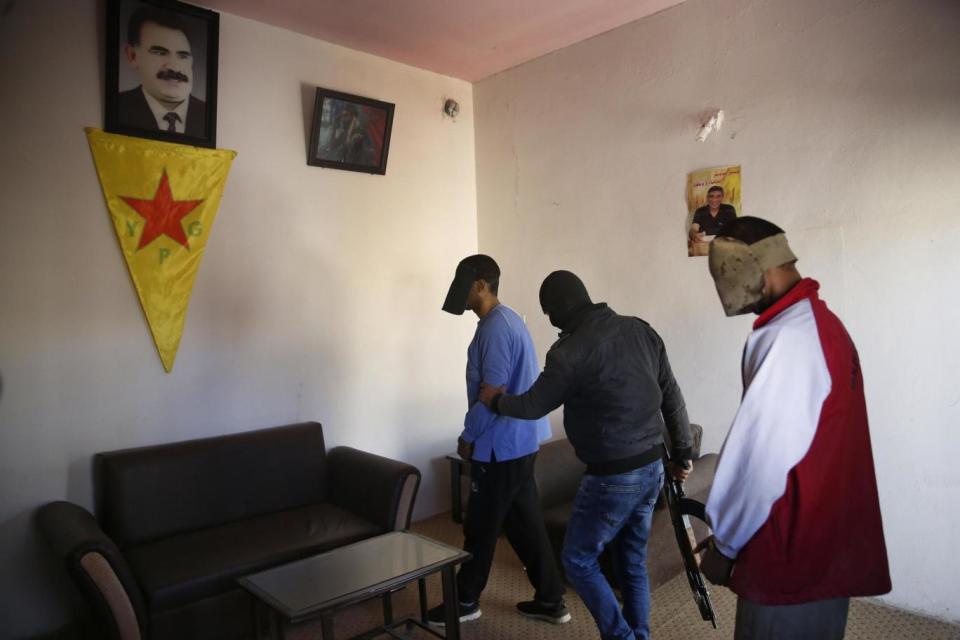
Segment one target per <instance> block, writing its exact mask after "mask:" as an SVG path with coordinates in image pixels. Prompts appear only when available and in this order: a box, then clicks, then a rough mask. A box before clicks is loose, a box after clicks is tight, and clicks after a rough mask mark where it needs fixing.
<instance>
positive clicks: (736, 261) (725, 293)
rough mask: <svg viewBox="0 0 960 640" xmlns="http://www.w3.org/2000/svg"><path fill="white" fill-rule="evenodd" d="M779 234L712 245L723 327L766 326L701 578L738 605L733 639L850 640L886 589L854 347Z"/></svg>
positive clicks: (716, 491) (753, 359)
mask: <svg viewBox="0 0 960 640" xmlns="http://www.w3.org/2000/svg"><path fill="white" fill-rule="evenodd" d="M796 260H797V258H796V256H795V255H794V254H793V252H792V251H791V250H790V247H789V245H788V244H787V240H786V236H785V234H784V232H783V230H782V229H780V228H779V227H777V226H776V225H774V224H772V223H770V222H767V221H766V220H761V219H759V218H751V217H741V218H738V219H737V220H736V221H735V222H732V223H730V224H729V225H728V226H725V227H724V229H723V232H722V234H720V235H719V236H718V237H717V238H716V239H715V240H714V241H713V242H712V243H711V247H710V260H709V261H710V274H711V275H712V276H713V279H714V282H715V284H716V286H717V293H718V294H719V296H720V300H721V302H722V303H723V307H724V311H725V312H726V314H727V315H728V316H732V315H738V314H742V313H749V312H753V313H756V314H758V316H759V317H758V318H757V320H756V322H754V325H753V329H754V330H753V333H751V334H750V336H749V337H748V339H747V344H746V347H745V349H744V353H743V362H742V369H743V398H742V400H741V403H740V408H739V409H738V411H737V415H736V417H735V418H734V421H733V425H732V426H731V427H730V432H729V433H728V435H727V439H726V442H724V445H723V449H722V450H721V453H720V461H719V463H718V465H717V471H716V477H715V479H714V482H713V487H712V489H711V491H710V497H709V499H708V500H707V509H706V510H707V516H708V519H709V521H710V523H711V526H712V528H713V532H714V535H713V537H712V538H711V539H710V540H709V541H707V543H706V544H705V545H701V546H703V547H705V548H706V553H705V554H704V556H703V561H702V565H701V568H702V570H703V572H704V574H705V575H706V576H707V577H708V578H709V579H710V580H711V581H713V582H715V583H717V584H728V585H729V587H730V589H731V590H733V591H734V592H735V593H736V594H737V595H738V596H739V599H738V603H737V624H736V627H737V630H736V638H738V639H739V638H744V639H746V638H750V639H751V640H756V639H766V638H771V639H772V638H776V639H777V640H783V639H789V638H817V639H818V640H829V639H832V638H837V639H839V638H843V635H844V629H845V626H846V619H847V610H848V606H849V599H850V598H851V597H855V596H871V595H879V594H882V593H887V592H888V591H890V574H889V569H888V565H887V551H886V545H885V544H884V537H883V524H882V522H881V518H880V504H879V500H878V497H877V483H876V476H875V474H874V468H873V455H872V453H871V449H870V433H869V429H868V426H867V409H866V403H865V401H864V395H863V378H862V376H861V371H860V360H859V358H858V356H857V350H856V347H855V346H854V344H853V341H852V340H851V339H850V336H849V335H848V334H847V332H846V330H845V329H844V326H843V324H842V323H841V322H840V320H839V319H838V318H837V317H836V316H835V315H834V314H833V313H832V312H831V311H830V310H829V309H828V308H827V305H826V304H824V302H823V301H822V300H820V298H819V296H818V295H817V291H818V289H819V288H820V285H819V284H818V283H817V282H816V281H815V280H811V279H809V278H802V277H801V276H800V274H799V272H798V271H797V269H796V266H795V263H796Z"/></svg>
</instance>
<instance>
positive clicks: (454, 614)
mask: <svg viewBox="0 0 960 640" xmlns="http://www.w3.org/2000/svg"><path fill="white" fill-rule="evenodd" d="M440 575H441V579H442V581H443V610H444V613H445V614H446V617H447V619H446V620H445V621H444V622H445V623H446V626H445V628H444V631H445V635H446V637H447V640H460V601H459V600H458V598H457V578H456V575H455V574H454V567H453V565H447V566H446V567H444V568H443V569H441V570H440ZM324 640H326V639H324Z"/></svg>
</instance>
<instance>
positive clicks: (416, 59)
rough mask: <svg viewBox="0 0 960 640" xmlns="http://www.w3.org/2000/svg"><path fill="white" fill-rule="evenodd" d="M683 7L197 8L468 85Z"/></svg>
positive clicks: (391, 4)
mask: <svg viewBox="0 0 960 640" xmlns="http://www.w3.org/2000/svg"><path fill="white" fill-rule="evenodd" d="M682 1H683V0H446V1H445V2H444V1H442V0H201V2H202V3H203V4H204V5H206V6H208V7H210V8H211V9H215V10H218V11H224V12H226V13H231V14H234V15H238V16H242V17H245V18H250V19H252V20H256V21H258V22H264V23H266V24H271V25H274V26H277V27H282V28H284V29H289V30H290V31H296V32H299V33H303V34H305V35H308V36H311V37H314V38H319V39H320V40H326V41H327V42H333V43H336V44H339V45H342V46H344V47H349V48H350V49H356V50H358V51H365V52H367V53H372V54H375V55H378V56H382V57H384V58H389V59H390V60H395V61H397V62H403V63H405V64H409V65H413V66H415V67H420V68H422V69H429V70H430V71H436V72H437V73H442V74H444V75H448V76H453V77H455V78H462V79H464V80H469V81H471V82H473V81H476V80H481V79H483V78H485V77H487V76H489V75H492V74H494V73H497V72H498V71H503V70H504V69H509V68H510V67H515V66H517V65H519V64H523V63H524V62H527V61H529V60H533V59H534V58H537V57H539V56H542V55H544V54H547V53H550V52H551V51H556V50H557V49H562V48H563V47H566V46H569V45H571V44H574V43H576V42H580V41H581V40H585V39H587V38H590V37H592V36H595V35H597V34H600V33H603V32H605V31H609V30H611V29H615V28H616V27H619V26H621V25H623V24H626V23H628V22H633V21H634V20H638V19H640V18H643V17H644V16H648V15H650V14H653V13H656V12H657V11H661V10H663V9H666V8H667V7H671V6H673V5H675V4H679V3H680V2H682Z"/></svg>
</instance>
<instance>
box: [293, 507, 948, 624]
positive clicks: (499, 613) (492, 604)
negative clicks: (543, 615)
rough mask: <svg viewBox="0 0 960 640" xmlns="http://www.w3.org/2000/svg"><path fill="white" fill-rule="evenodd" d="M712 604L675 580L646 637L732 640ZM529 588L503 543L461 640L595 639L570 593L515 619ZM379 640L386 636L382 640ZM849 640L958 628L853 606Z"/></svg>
mask: <svg viewBox="0 0 960 640" xmlns="http://www.w3.org/2000/svg"><path fill="white" fill-rule="evenodd" d="M412 529H413V530H414V531H416V532H418V533H421V534H423V535H425V536H428V537H430V538H434V539H436V540H440V541H442V542H445V543H447V544H451V545H454V546H460V544H461V543H462V537H461V531H460V527H459V525H456V524H454V523H453V522H452V521H451V520H450V515H449V514H441V515H438V516H434V517H432V518H429V519H427V520H423V521H421V522H418V523H415V524H414V525H413V527H412ZM427 585H428V602H429V605H430V606H433V605H435V604H439V603H440V601H441V596H440V578H439V576H431V577H430V578H429V579H428V581H427ZM710 593H711V598H712V600H713V605H714V609H715V611H716V614H717V619H718V626H719V628H718V629H713V628H712V627H711V626H710V624H709V623H707V622H704V621H703V620H702V619H701V618H700V615H699V613H698V611H697V607H696V605H695V604H694V602H693V599H692V597H691V595H690V589H689V587H688V586H687V582H686V578H685V577H684V576H682V575H679V576H677V577H676V578H674V579H673V580H671V581H670V582H668V583H666V584H664V585H662V586H660V587H659V588H658V589H656V590H655V591H654V592H653V598H652V600H653V602H652V613H651V621H650V622H651V624H650V627H651V633H652V636H653V638H654V639H655V640H672V639H677V640H680V639H682V640H699V639H705V640H706V639H709V640H721V639H722V640H726V639H728V638H732V637H733V622H734V614H735V610H736V596H734V595H733V594H732V593H731V592H730V591H728V590H727V589H725V588H722V587H712V588H711V592H710ZM531 595H532V589H531V587H530V584H529V583H528V582H527V579H526V574H525V573H524V570H523V567H522V566H521V565H520V563H519V561H518V560H517V558H516V556H515V555H514V554H513V551H512V550H511V549H510V547H509V545H508V544H507V543H506V541H505V540H501V542H500V545H499V546H498V547H497V555H496V558H495V560H494V566H493V570H492V572H491V575H490V581H489V583H488V585H487V588H486V590H485V591H484V594H483V598H482V599H481V610H482V612H483V615H482V616H481V617H480V619H478V620H475V621H472V622H467V623H464V624H463V625H461V636H462V637H463V638H464V640H488V639H489V640H501V639H502V640H512V639H516V640H541V639H543V640H560V639H562V640H588V639H589V640H596V639H597V638H599V634H598V633H597V629H596V626H594V624H593V619H592V618H591V617H590V614H589V613H588V612H587V610H586V608H585V607H584V605H583V603H582V602H581V601H580V599H579V598H578V597H577V595H576V594H575V593H573V592H572V591H570V592H568V594H567V596H566V600H567V606H568V607H569V609H570V613H571V614H572V616H573V620H571V621H570V622H569V623H567V624H565V625H562V626H557V625H552V624H549V623H545V622H540V621H535V620H529V619H527V618H524V617H522V616H520V615H519V614H518V613H517V612H516V610H515V608H514V606H515V604H516V603H517V602H518V601H520V600H527V599H529V598H530V597H531ZM394 609H395V612H396V614H397V616H398V617H402V616H406V615H415V613H416V611H417V590H416V586H415V585H414V586H412V587H408V588H407V589H405V590H404V591H403V592H401V593H399V594H397V596H396V597H395V600H394ZM380 615H381V608H380V604H379V601H376V602H369V603H365V604H361V605H357V606H356V607H352V608H350V609H347V610H345V611H343V612H341V613H339V614H338V615H337V617H336V618H335V635H336V637H337V638H348V637H350V636H353V635H356V634H358V633H360V632H362V631H365V630H367V629H369V628H371V627H373V626H375V625H376V624H378V622H379V621H380V620H381V618H380ZM384 637H385V636H384ZM411 637H412V638H429V637H431V636H430V635H429V634H425V633H415V634H414V635H412V636H411ZM287 638H289V639H290V640H320V638H321V634H320V627H319V624H318V623H305V624H302V625H299V626H298V627H295V628H293V629H290V630H289V631H288V633H287ZM846 638H847V640H887V639H889V640H904V639H908V640H960V625H952V624H948V623H945V622H941V621H938V620H934V619H931V618H926V617H922V616H918V615H914V614H911V613H907V612H904V611H900V610H898V609H893V608H890V607H886V606H883V605H880V604H877V603H876V602H873V601H870V600H854V601H853V602H852V603H851V607H850V617H849V620H848V623H847V634H846Z"/></svg>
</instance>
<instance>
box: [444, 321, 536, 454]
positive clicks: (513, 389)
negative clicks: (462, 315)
mask: <svg viewBox="0 0 960 640" xmlns="http://www.w3.org/2000/svg"><path fill="white" fill-rule="evenodd" d="M539 373H540V367H539V366H538V364H537V352H536V348H535V347H534V346H533V339H531V338H530V332H529V331H527V326H526V325H525V324H524V323H523V319H522V318H521V317H520V316H519V315H517V312H516V311H514V310H513V309H511V308H510V307H507V306H506V305H503V304H498V305H497V306H496V307H494V308H493V309H491V310H490V312H489V313H488V314H487V315H486V316H484V317H483V318H481V319H480V321H479V322H478V323H477V330H476V332H475V333H474V334H473V341H472V342H471V343H470V346H469V347H468V348H467V405H468V406H469V410H468V411H467V415H466V417H465V418H464V422H463V426H464V429H463V433H462V434H461V437H462V438H463V439H464V440H466V441H467V442H471V443H473V458H474V460H480V461H481V462H490V460H491V453H492V454H493V456H495V458H496V460H498V461H503V460H513V459H515V458H521V457H523V456H526V455H530V454H531V453H534V452H535V451H537V449H539V448H540V443H541V442H543V441H544V440H547V439H548V438H549V437H550V420H549V419H548V418H547V417H546V416H544V417H543V418H540V419H538V420H520V419H517V418H508V417H506V416H498V415H497V414H495V413H493V412H492V411H490V409H488V408H487V407H486V406H485V405H484V404H483V403H482V402H478V401H477V397H478V396H479V395H480V383H481V382H486V383H487V384H491V385H494V386H500V385H504V384H505V385H507V394H508V395H517V394H521V393H524V392H525V391H526V390H527V389H529V388H530V385H532V384H533V381H534V380H536V379H537V375H538V374H539Z"/></svg>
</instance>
